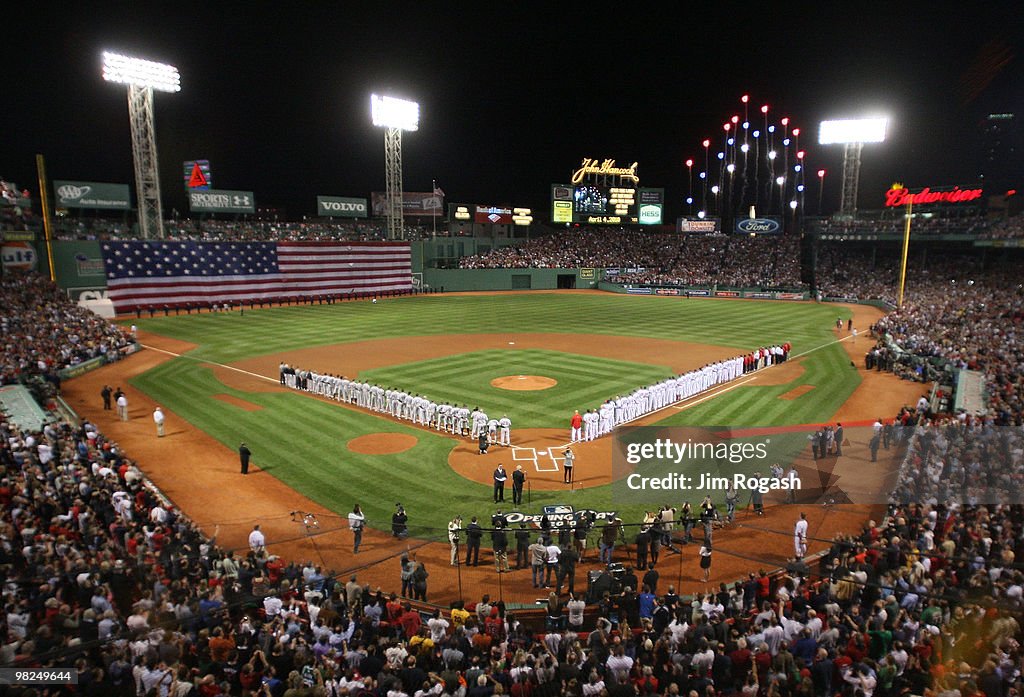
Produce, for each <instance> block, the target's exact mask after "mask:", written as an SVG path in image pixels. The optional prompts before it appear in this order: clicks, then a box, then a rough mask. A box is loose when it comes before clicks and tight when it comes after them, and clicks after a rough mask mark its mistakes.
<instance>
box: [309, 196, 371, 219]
mask: <svg viewBox="0 0 1024 697" xmlns="http://www.w3.org/2000/svg"><path fill="white" fill-rule="evenodd" d="M367 210H368V206H367V203H366V199H365V198H343V197H341V196H317V197H316V214H317V215H319V216H331V217H338V218H366V217H368V215H367Z"/></svg>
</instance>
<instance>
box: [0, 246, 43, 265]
mask: <svg viewBox="0 0 1024 697" xmlns="http://www.w3.org/2000/svg"><path fill="white" fill-rule="evenodd" d="M0 257H2V259H3V266H4V271H14V270H19V271H32V270H33V269H35V268H36V265H37V264H38V263H39V255H38V254H36V249H35V247H33V246H32V245H31V244H30V243H28V242H4V244H3V248H2V250H0Z"/></svg>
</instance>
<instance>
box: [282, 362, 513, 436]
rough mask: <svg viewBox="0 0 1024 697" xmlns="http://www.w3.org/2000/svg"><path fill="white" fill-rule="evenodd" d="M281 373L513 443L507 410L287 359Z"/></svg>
mask: <svg viewBox="0 0 1024 697" xmlns="http://www.w3.org/2000/svg"><path fill="white" fill-rule="evenodd" d="M279 375H280V382H281V384H282V385H284V386H286V387H290V388H292V389H295V390H302V391H304V392H310V393H312V394H317V395H320V396H323V397H328V398H330V399H333V400H335V401H337V402H344V403H345V404H354V405H356V406H358V407H362V408H364V409H369V410H370V411H375V412H377V413H380V414H387V415H388V416H391V417H393V418H395V419H399V420H402V421H411V422H412V423H414V424H418V425H420V426H426V427H428V428H433V429H435V430H437V431H441V432H442V433H451V434H453V435H458V436H468V437H469V438H472V439H473V440H477V439H478V438H480V435H481V434H482V433H486V434H487V435H488V439H487V440H488V444H498V445H504V446H510V445H511V444H512V420H511V419H509V418H508V415H507V414H503V415H502V417H501V418H500V419H494V418H488V416H487V414H486V413H484V412H483V411H482V410H481V409H480V408H479V407H476V408H474V409H473V410H472V411H471V410H470V409H469V408H468V407H467V406H466V405H461V406H460V405H457V404H447V403H441V404H438V403H437V402H432V401H430V400H429V399H427V398H426V397H424V396H423V395H417V394H413V393H410V392H404V391H402V390H393V389H390V388H387V389H385V388H383V387H381V386H380V385H374V384H371V383H367V382H360V381H358V380H349V379H348V378H345V377H341V376H339V375H330V374H326V373H317V372H314V371H311V370H304V369H301V368H297V367H292V366H289V365H288V364H287V363H282V364H281V365H280V366H279Z"/></svg>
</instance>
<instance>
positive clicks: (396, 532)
mask: <svg viewBox="0 0 1024 697" xmlns="http://www.w3.org/2000/svg"><path fill="white" fill-rule="evenodd" d="M408 521H409V516H408V515H407V514H406V512H405V508H403V507H402V504H401V503H396V504H395V512H394V513H392V514H391V535H392V537H397V538H398V539H400V540H404V539H405V538H407V537H408V536H409V526H408V525H407V523H408Z"/></svg>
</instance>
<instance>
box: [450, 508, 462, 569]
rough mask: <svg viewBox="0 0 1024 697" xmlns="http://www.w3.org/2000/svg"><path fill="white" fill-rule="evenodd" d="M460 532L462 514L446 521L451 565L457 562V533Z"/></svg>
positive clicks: (456, 564)
mask: <svg viewBox="0 0 1024 697" xmlns="http://www.w3.org/2000/svg"><path fill="white" fill-rule="evenodd" d="M461 532H462V516H460V515H457V516H455V517H454V518H452V520H451V522H450V523H448V542H449V543H450V544H451V546H452V550H451V565H452V566H458V564H459V534H460V533H461Z"/></svg>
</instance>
